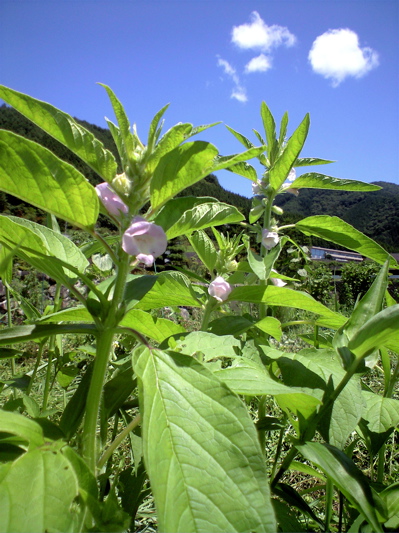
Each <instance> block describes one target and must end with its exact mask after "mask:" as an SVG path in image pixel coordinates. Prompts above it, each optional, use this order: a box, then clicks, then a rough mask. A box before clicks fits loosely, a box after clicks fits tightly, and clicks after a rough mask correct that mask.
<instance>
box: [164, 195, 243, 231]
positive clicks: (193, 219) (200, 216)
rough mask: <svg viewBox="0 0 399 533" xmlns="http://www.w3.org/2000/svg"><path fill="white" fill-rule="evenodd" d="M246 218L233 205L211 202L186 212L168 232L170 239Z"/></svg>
mask: <svg viewBox="0 0 399 533" xmlns="http://www.w3.org/2000/svg"><path fill="white" fill-rule="evenodd" d="M244 219H245V217H244V215H243V214H242V213H240V211H238V209H237V208H236V207H234V206H232V205H227V204H224V203H221V202H211V203H206V204H200V205H196V206H195V207H193V208H192V209H190V210H188V211H186V212H185V213H184V214H183V216H182V217H181V218H180V219H179V220H178V221H177V222H176V224H174V225H173V226H172V227H170V228H169V229H168V230H167V231H166V236H167V237H168V239H174V238H175V237H179V236H180V235H187V234H190V233H192V232H193V231H195V230H200V229H205V228H210V227H214V226H221V225H222V224H236V223H237V222H241V220H244Z"/></svg>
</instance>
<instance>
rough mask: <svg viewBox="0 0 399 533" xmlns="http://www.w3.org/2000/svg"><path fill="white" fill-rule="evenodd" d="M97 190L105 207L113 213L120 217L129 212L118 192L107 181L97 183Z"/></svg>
mask: <svg viewBox="0 0 399 533" xmlns="http://www.w3.org/2000/svg"><path fill="white" fill-rule="evenodd" d="M96 192H97V194H98V197H99V198H100V200H101V203H102V204H103V206H104V207H105V209H106V210H107V211H108V213H110V214H111V215H114V216H115V217H120V216H121V214H124V213H125V214H126V213H128V212H129V209H128V207H127V205H126V204H125V203H124V202H122V200H121V199H120V198H119V196H118V195H117V194H116V192H115V191H114V190H113V189H112V188H111V187H110V186H109V185H108V183H107V182H105V181H104V183H100V184H99V185H96Z"/></svg>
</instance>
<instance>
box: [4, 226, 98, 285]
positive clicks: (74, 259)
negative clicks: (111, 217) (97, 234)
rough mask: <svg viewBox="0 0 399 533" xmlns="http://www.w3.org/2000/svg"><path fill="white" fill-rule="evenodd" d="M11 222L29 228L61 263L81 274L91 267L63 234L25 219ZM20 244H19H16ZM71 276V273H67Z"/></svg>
mask: <svg viewBox="0 0 399 533" xmlns="http://www.w3.org/2000/svg"><path fill="white" fill-rule="evenodd" d="M7 218H8V219H9V220H11V221H12V222H14V223H15V224H20V225H22V226H24V227H26V228H29V229H30V230H31V231H33V233H35V234H36V235H38V236H39V237H40V238H41V240H42V242H43V243H44V245H45V247H46V249H47V251H48V253H49V255H53V256H55V257H57V258H58V259H61V261H64V262H65V263H68V264H70V265H72V266H73V267H75V268H76V269H77V270H79V272H84V271H85V270H86V268H87V266H88V265H89V261H88V260H87V259H86V257H85V256H84V254H83V253H82V251H81V250H80V248H78V247H77V246H76V244H74V243H73V242H72V241H71V239H69V238H68V237H65V235H63V234H62V233H59V232H57V231H54V230H52V229H50V228H47V227H46V226H42V225H41V224H36V223H35V222H32V221H30V220H26V219H24V218H18V217H13V216H9V217H7ZM2 222H4V219H3V217H1V220H0V224H2ZM15 244H18V243H15ZM67 273H68V274H69V275H71V273H70V272H68V271H67Z"/></svg>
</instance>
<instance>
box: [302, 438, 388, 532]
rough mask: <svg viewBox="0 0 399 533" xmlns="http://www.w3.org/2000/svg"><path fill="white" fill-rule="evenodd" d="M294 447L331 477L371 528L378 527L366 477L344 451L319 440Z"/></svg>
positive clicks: (378, 528)
mask: <svg viewBox="0 0 399 533" xmlns="http://www.w3.org/2000/svg"><path fill="white" fill-rule="evenodd" d="M296 448H297V449H298V451H299V452H300V453H301V454H302V455H303V456H304V457H305V459H307V460H308V461H311V462H312V463H314V464H316V465H317V466H318V467H319V468H320V469H321V470H322V471H323V472H324V473H325V474H326V475H327V476H329V477H330V478H331V479H332V480H333V482H334V484H335V485H336V486H337V487H338V489H339V490H340V491H341V492H342V493H343V494H344V496H345V497H346V498H347V499H348V500H349V501H350V502H351V504H352V505H353V506H354V507H355V508H356V509H357V510H358V511H359V512H360V513H362V514H363V515H364V517H365V518H366V519H367V521H368V523H369V524H370V525H371V526H372V527H373V528H374V531H381V525H380V523H379V521H378V518H377V514H376V509H375V501H374V499H373V494H372V492H371V488H370V485H369V483H368V481H367V478H366V477H365V476H364V474H363V473H362V472H361V471H360V470H359V469H358V468H357V467H356V465H355V464H354V463H353V461H352V460H351V459H349V457H348V456H347V455H346V454H345V453H344V452H341V451H340V450H338V449H337V448H334V447H333V446H330V445H328V444H320V443H319V442H307V443H306V444H300V445H299V444H298V445H296Z"/></svg>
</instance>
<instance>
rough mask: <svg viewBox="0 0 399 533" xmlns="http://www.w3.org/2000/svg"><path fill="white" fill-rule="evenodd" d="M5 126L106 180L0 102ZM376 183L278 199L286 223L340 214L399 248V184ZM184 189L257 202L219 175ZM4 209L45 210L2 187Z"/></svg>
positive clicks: (108, 141)
mask: <svg viewBox="0 0 399 533" xmlns="http://www.w3.org/2000/svg"><path fill="white" fill-rule="evenodd" d="M75 120H77V121H78V122H79V123H80V124H82V125H83V126H84V127H85V128H86V129H88V130H90V131H91V132H92V133H93V134H94V135H95V136H96V137H97V138H98V139H99V140H100V141H101V142H102V143H103V144H104V145H105V147H106V148H107V149H108V150H110V151H111V152H112V153H113V154H114V155H115V158H116V159H117V161H119V157H118V153H117V150H116V146H115V144H114V141H113V139H112V136H111V134H110V132H109V130H108V129H104V128H100V127H98V126H95V125H94V124H90V123H88V122H86V121H83V120H78V119H75ZM0 128H1V129H7V130H10V131H13V132H15V133H17V134H19V135H22V136H24V137H27V138H28V139H31V140H33V141H36V142H38V143H39V144H41V145H43V146H45V147H46V148H48V149H49V150H51V151H53V152H54V153H55V154H57V155H58V156H59V157H60V158H61V159H64V160H65V161H67V162H69V163H71V164H72V165H74V166H75V167H76V168H78V169H79V170H80V171H81V172H82V173H83V174H84V175H85V176H86V177H87V178H88V179H89V181H90V182H91V183H92V184H93V185H96V184H97V183H99V182H100V181H101V178H99V177H98V176H97V174H96V173H95V172H94V171H93V170H92V169H91V168H90V167H88V166H87V165H86V164H85V163H83V162H82V161H81V160H80V159H79V158H78V157H76V156H75V155H73V154H72V153H71V152H70V151H69V150H68V149H67V148H65V147H64V146H63V145H61V144H60V143H59V142H58V141H56V140H55V139H53V138H52V137H50V136H49V135H47V134H46V133H45V132H43V131H42V130H41V129H40V128H38V127H37V126H35V125H34V124H33V123H31V122H30V121H29V120H27V119H26V118H25V117H23V116H22V115H21V114H20V113H18V112H17V111H15V110H14V109H13V108H11V107H9V106H6V105H3V106H0ZM376 184H377V185H380V186H381V187H382V189H381V190H379V191H376V192H366V193H360V192H346V191H328V190H316V189H302V190H301V191H300V194H299V195H298V196H294V195H292V194H282V195H279V196H278V197H277V201H276V203H277V205H279V206H280V207H282V208H283V209H284V213H285V215H284V217H283V218H284V219H285V222H286V223H290V222H293V221H296V220H299V219H301V218H304V217H307V216H311V215H333V216H338V217H340V218H342V219H343V220H345V221H346V222H348V223H349V224H352V225H353V226H355V227H356V228H357V229H359V230H360V231H362V232H363V233H365V234H366V235H368V236H369V237H371V238H373V239H374V240H376V241H377V242H379V243H380V244H381V245H382V246H384V247H385V248H386V249H387V250H388V251H390V252H399V185H395V184H393V183H387V182H376ZM181 194H184V195H194V196H213V197H215V198H218V199H219V200H220V201H222V202H226V203H228V204H231V205H235V206H237V208H238V209H239V210H240V211H241V212H243V213H244V214H245V215H246V216H247V215H248V212H249V209H250V204H251V201H250V199H248V198H246V197H244V196H241V195H239V194H235V193H232V192H229V191H227V190H225V189H224V188H223V187H221V185H220V184H219V181H218V179H217V177H216V176H214V175H210V176H207V177H206V178H204V179H203V180H201V181H200V182H198V183H196V184H195V185H193V186H192V187H189V188H188V189H186V190H185V191H184V192H183V193H181ZM0 211H1V212H6V213H12V214H14V215H17V216H27V217H28V218H31V219H33V220H34V219H35V218H38V219H39V220H40V218H41V214H40V212H39V210H36V209H35V208H32V207H28V206H27V205H26V204H24V203H23V202H21V200H19V199H17V198H13V197H11V196H9V195H6V194H4V193H2V192H0Z"/></svg>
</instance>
